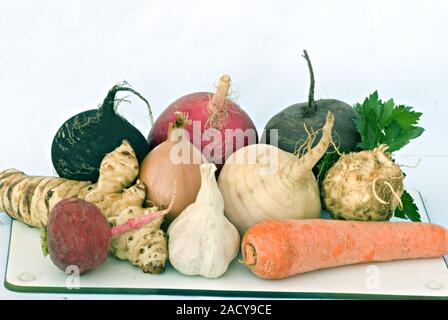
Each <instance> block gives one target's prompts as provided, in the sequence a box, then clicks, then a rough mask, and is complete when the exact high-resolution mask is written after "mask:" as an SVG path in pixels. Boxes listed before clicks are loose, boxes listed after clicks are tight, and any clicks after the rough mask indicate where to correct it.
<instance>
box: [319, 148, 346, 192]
mask: <svg viewBox="0 0 448 320" xmlns="http://www.w3.org/2000/svg"><path fill="white" fill-rule="evenodd" d="M339 158H340V156H339V154H338V153H337V152H327V153H326V154H325V155H324V156H323V158H322V159H321V160H320V162H319V163H318V165H317V169H318V173H317V181H318V183H319V186H320V185H321V184H322V181H324V178H325V175H326V174H327V171H328V170H330V168H331V167H332V166H333V165H334V164H335V163H336V162H337V161H338V160H339Z"/></svg>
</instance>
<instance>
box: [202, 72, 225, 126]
mask: <svg viewBox="0 0 448 320" xmlns="http://www.w3.org/2000/svg"><path fill="white" fill-rule="evenodd" d="M230 82H231V79H230V76H229V75H227V74H225V75H223V76H222V77H221V78H219V83H218V86H217V88H216V92H215V94H214V95H213V96H212V97H211V99H210V103H209V105H208V112H209V114H210V118H209V119H208V121H207V122H208V125H210V127H211V128H215V127H216V126H217V124H219V122H221V121H223V120H224V119H226V118H227V104H226V103H225V102H226V99H227V96H228V95H229V90H230Z"/></svg>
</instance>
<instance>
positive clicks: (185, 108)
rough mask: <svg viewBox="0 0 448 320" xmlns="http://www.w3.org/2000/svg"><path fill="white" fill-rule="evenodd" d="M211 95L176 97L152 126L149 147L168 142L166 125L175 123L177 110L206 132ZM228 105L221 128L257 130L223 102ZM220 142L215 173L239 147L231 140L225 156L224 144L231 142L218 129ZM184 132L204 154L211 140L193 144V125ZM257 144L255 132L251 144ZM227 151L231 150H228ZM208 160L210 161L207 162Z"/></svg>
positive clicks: (236, 108) (245, 116)
mask: <svg viewBox="0 0 448 320" xmlns="http://www.w3.org/2000/svg"><path fill="white" fill-rule="evenodd" d="M212 96H213V93H209V92H197V93H192V94H188V95H186V96H183V97H181V98H179V99H178V100H176V101H174V102H173V103H172V104H171V105H169V106H168V108H166V109H165V111H163V113H162V114H161V115H160V117H159V118H158V119H157V121H156V122H155V123H154V125H153V126H152V129H151V132H150V133H149V137H148V142H149V145H150V149H151V150H152V149H154V148H155V147H157V146H158V145H159V144H161V143H162V142H164V141H165V140H166V139H167V133H168V126H169V124H170V122H171V123H174V122H175V121H176V115H175V114H174V113H175V112H176V111H181V112H186V113H187V114H188V117H189V119H191V120H193V121H200V122H201V134H202V133H203V132H204V131H205V126H206V123H207V120H208V119H209V117H210V114H209V111H208V105H209V103H210V97H212ZM226 103H227V106H228V112H227V118H226V119H225V120H224V121H223V122H222V123H221V128H222V129H242V130H243V131H245V130H247V129H253V130H255V133H256V128H255V125H254V123H253V122H252V120H251V119H250V117H249V116H248V114H247V113H246V112H245V111H244V110H242V109H241V108H240V106H238V105H237V104H236V103H234V102H232V101H230V100H226ZM221 128H220V131H221V139H222V140H221V141H222V142H223V145H222V146H221V147H220V148H219V149H221V151H222V154H221V157H220V158H221V160H220V161H219V162H220V163H216V162H215V164H216V167H217V168H218V172H219V171H220V170H221V168H222V166H223V165H224V162H225V160H226V159H227V158H228V157H229V156H230V155H231V154H232V153H233V152H235V151H236V150H237V149H238V148H237V145H236V141H237V140H236V139H235V138H234V139H232V140H233V141H231V142H232V143H233V148H232V149H231V152H228V153H227V154H226V152H225V150H226V149H225V145H226V142H227V143H229V142H230V141H226V139H225V134H224V130H221ZM185 130H187V131H188V133H189V138H190V142H191V143H193V144H194V145H195V147H196V148H198V149H199V150H201V152H203V150H204V147H205V146H206V145H208V144H210V142H211V141H208V140H205V139H204V140H202V139H200V138H199V139H196V142H198V143H194V141H193V126H192V125H186V126H185ZM257 142H258V134H257V133H256V141H253V142H252V143H257ZM248 144H250V142H249V141H248V139H247V138H245V139H244V146H247V145H248ZM229 149H230V148H229ZM208 160H209V161H210V159H208Z"/></svg>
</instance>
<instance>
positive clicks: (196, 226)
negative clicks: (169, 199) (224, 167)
mask: <svg viewBox="0 0 448 320" xmlns="http://www.w3.org/2000/svg"><path fill="white" fill-rule="evenodd" d="M200 170H201V189H200V191H199V193H198V196H197V198H196V202H194V203H193V204H191V205H190V206H188V207H187V208H186V209H185V210H184V211H183V212H182V214H181V215H179V216H178V217H177V218H176V220H174V222H173V223H171V225H170V227H169V229H168V235H169V241H168V249H169V250H168V251H169V259H170V262H171V264H172V265H173V266H174V268H175V269H176V270H177V271H179V272H181V273H183V274H186V275H191V276H192V275H201V276H203V277H206V278H218V277H220V276H221V275H223V274H224V273H225V272H226V271H227V267H228V266H229V264H230V262H231V261H232V260H233V259H235V257H236V256H237V254H238V252H239V245H240V236H239V234H238V230H237V229H236V228H235V227H234V226H233V225H232V224H231V223H230V222H229V221H228V220H227V218H226V217H225V216H224V200H223V198H222V195H221V192H220V191H219V189H218V185H217V183H216V179H215V171H216V166H215V165H214V164H202V165H201V167H200Z"/></svg>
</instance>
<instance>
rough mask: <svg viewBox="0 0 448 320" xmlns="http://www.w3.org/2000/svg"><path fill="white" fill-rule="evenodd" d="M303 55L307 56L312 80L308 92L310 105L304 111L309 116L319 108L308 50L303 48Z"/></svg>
mask: <svg viewBox="0 0 448 320" xmlns="http://www.w3.org/2000/svg"><path fill="white" fill-rule="evenodd" d="M303 57H304V58H305V60H306V62H307V63H308V69H309V72H310V81H311V82H310V91H309V93H308V107H307V108H305V113H304V116H305V117H309V116H311V115H313V114H314V113H315V112H316V110H317V104H316V102H315V101H314V85H315V80H314V71H313V66H312V64H311V60H310V57H309V56H308V52H307V51H306V50H303Z"/></svg>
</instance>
